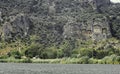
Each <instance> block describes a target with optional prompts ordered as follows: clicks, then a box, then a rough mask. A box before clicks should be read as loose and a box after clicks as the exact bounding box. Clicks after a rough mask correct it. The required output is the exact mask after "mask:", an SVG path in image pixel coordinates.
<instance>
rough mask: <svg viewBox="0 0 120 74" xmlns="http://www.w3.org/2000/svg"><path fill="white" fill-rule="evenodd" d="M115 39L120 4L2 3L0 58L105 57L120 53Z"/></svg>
mask: <svg viewBox="0 0 120 74" xmlns="http://www.w3.org/2000/svg"><path fill="white" fill-rule="evenodd" d="M112 37H115V38H117V39H120V4H119V3H118V4H113V3H111V2H110V0H0V49H4V50H0V55H7V56H8V57H10V56H14V57H15V58H16V57H17V58H21V57H22V56H27V57H31V58H33V57H39V58H44V59H45V58H62V57H72V56H76V57H78V56H80V57H81V56H89V57H93V58H95V57H97V56H99V55H100V56H99V58H103V57H105V56H108V55H111V54H113V53H114V54H120V53H116V52H118V51H119V49H120V48H119V45H120V42H119V40H117V39H114V38H112ZM109 38H110V39H109ZM102 50H105V51H102ZM109 50H110V51H109ZM103 53H104V54H105V55H103ZM91 54H93V55H91ZM99 58H97V59H99Z"/></svg>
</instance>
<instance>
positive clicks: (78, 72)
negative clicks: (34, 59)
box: [0, 63, 120, 74]
mask: <svg viewBox="0 0 120 74" xmlns="http://www.w3.org/2000/svg"><path fill="white" fill-rule="evenodd" d="M0 74H120V65H95V64H93V65H89V64H82V65H81V64H66V65H65V64H29V63H28V64H17V63H0Z"/></svg>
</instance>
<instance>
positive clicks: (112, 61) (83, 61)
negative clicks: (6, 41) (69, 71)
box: [0, 55, 120, 64]
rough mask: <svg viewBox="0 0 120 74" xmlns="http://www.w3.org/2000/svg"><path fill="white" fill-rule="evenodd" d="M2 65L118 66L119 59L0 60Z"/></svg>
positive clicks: (113, 56)
mask: <svg viewBox="0 0 120 74" xmlns="http://www.w3.org/2000/svg"><path fill="white" fill-rule="evenodd" d="M0 62H2V63H47V64H120V57H119V56H116V55H111V56H107V57H105V58H103V59H94V58H89V57H87V56H85V57H81V58H61V59H35V58H34V59H30V58H26V59H14V58H8V59H0Z"/></svg>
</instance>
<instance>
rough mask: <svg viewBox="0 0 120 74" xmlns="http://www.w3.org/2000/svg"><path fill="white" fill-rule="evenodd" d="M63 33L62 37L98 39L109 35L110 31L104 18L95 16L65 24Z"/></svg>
mask: <svg viewBox="0 0 120 74" xmlns="http://www.w3.org/2000/svg"><path fill="white" fill-rule="evenodd" d="M63 35H64V38H69V37H71V38H73V37H76V38H80V39H82V40H89V39H92V40H95V41H99V40H102V39H106V38H109V37H111V32H110V26H109V23H108V21H107V19H106V18H95V19H92V20H87V21H86V22H80V23H79V24H75V23H70V24H69V25H65V26H64V33H63Z"/></svg>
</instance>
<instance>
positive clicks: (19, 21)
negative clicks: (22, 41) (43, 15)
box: [2, 14, 31, 40]
mask: <svg viewBox="0 0 120 74" xmlns="http://www.w3.org/2000/svg"><path fill="white" fill-rule="evenodd" d="M9 18H10V21H8V22H5V23H4V24H3V35H2V36H3V37H4V39H5V40H7V39H13V38H14V39H16V38H17V37H20V38H24V37H25V36H27V35H28V34H29V30H30V25H31V21H30V19H29V18H27V17H26V16H25V15H24V14H18V15H16V16H10V17H9Z"/></svg>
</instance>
